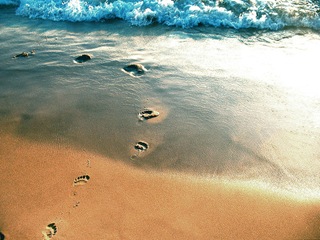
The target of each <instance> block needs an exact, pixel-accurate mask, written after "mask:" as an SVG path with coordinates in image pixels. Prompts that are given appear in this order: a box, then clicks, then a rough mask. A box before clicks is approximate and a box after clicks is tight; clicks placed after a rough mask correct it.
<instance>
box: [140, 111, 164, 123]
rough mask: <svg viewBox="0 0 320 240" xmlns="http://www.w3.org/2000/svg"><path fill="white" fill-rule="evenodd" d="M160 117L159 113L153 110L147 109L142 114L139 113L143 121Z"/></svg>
mask: <svg viewBox="0 0 320 240" xmlns="http://www.w3.org/2000/svg"><path fill="white" fill-rule="evenodd" d="M159 115H160V113H159V112H157V111H154V110H151V109H145V110H143V111H142V112H140V113H139V115H138V117H139V119H140V120H141V121H143V120H148V119H151V118H155V117H158V116H159Z"/></svg>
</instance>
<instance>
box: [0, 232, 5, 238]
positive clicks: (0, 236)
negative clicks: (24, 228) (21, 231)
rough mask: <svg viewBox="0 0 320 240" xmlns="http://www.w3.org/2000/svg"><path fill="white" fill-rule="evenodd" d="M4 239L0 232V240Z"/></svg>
mask: <svg viewBox="0 0 320 240" xmlns="http://www.w3.org/2000/svg"><path fill="white" fill-rule="evenodd" d="M4 239H5V236H4V234H3V233H2V232H0V240H4Z"/></svg>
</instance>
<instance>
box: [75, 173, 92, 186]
mask: <svg viewBox="0 0 320 240" xmlns="http://www.w3.org/2000/svg"><path fill="white" fill-rule="evenodd" d="M89 179H90V176H89V175H82V176H79V177H77V178H76V179H75V180H74V181H73V185H74V186H77V185H83V184H85V183H87V182H88V181H89Z"/></svg>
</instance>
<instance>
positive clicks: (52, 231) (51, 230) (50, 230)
mask: <svg viewBox="0 0 320 240" xmlns="http://www.w3.org/2000/svg"><path fill="white" fill-rule="evenodd" d="M56 233H57V226H56V224H55V223H50V224H48V225H47V227H46V229H45V230H44V231H42V234H43V236H44V239H45V240H48V239H51V238H52V237H53V236H54V235H56Z"/></svg>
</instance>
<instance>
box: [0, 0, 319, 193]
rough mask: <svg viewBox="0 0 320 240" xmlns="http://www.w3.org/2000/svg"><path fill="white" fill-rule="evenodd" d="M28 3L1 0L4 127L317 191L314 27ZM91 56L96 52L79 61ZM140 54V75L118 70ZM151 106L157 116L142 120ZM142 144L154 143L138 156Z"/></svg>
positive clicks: (187, 168) (167, 164) (154, 162)
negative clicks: (197, 22)
mask: <svg viewBox="0 0 320 240" xmlns="http://www.w3.org/2000/svg"><path fill="white" fill-rule="evenodd" d="M21 3H24V4H26V3H27V1H21ZM32 3H34V2H32ZM28 4H31V2H29V3H28ZM114 4H115V3H113V5H114ZM128 4H129V3H128ZM147 4H149V3H147ZM150 4H151V3H150ZM22 6H25V5H23V4H20V6H19V8H18V10H17V6H12V5H10V6H7V5H6V6H3V5H2V7H1V8H0V26H1V35H0V45H1V50H2V55H1V59H0V72H1V77H0V124H1V126H3V127H2V130H3V131H5V130H6V129H5V128H7V126H8V125H10V126H14V128H13V129H11V128H10V129H9V128H8V129H7V131H13V132H14V133H15V134H17V135H19V136H21V137H25V138H28V139H32V140H36V141H46V142H54V143H59V144H61V145H64V144H66V145H72V146H75V147H77V148H82V149H86V150H88V151H94V152H97V153H100V154H103V155H106V156H108V157H112V158H115V159H118V160H120V161H125V162H126V163H128V164H132V165H135V166H137V167H142V168H152V169H158V170H163V171H167V170H174V171H183V172H192V173H195V174H199V175H202V176H210V177H221V178H226V179H229V178H233V179H242V180H248V181H253V182H259V183H263V184H268V185H271V186H274V187H275V188H278V187H280V188H285V189H287V190H290V191H299V192H305V193H308V194H316V195H317V194H318V193H319V186H320V185H319V184H320V179H319V177H318V172H319V169H320V163H319V157H320V150H319V145H320V140H319V136H320V135H319V133H320V95H319V93H318V89H319V83H318V72H317V62H318V61H317V57H318V53H319V50H320V47H319V46H320V45H319V40H320V35H319V33H318V31H317V30H316V29H314V28H313V27H309V28H305V27H303V28H301V27H300V28H296V27H295V28H294V27H290V28H284V29H281V30H278V31H270V30H269V29H268V28H267V29H252V28H250V29H245V28H243V29H234V28H223V27H220V28H215V27H212V26H209V25H208V26H198V27H193V28H187V29H184V28H179V27H173V26H167V25H165V24H164V25H163V24H156V23H154V24H150V25H147V26H132V25H131V24H130V21H128V20H127V19H109V20H106V21H104V22H90V21H89V22H88V21H85V22H83V21H82V22H70V21H51V20H48V19H37V18H31V19H30V18H28V17H26V16H24V15H25V14H22V16H21V8H22ZM99 6H100V5H99ZM16 11H17V12H18V15H17V14H16ZM53 11H55V10H54V9H53ZM30 16H31V15H30ZM61 16H64V15H63V14H62V15H61ZM32 17H34V15H32ZM62 20H63V19H62ZM125 20H126V21H125ZM139 25H141V24H139ZM177 25H179V24H177ZM31 50H35V54H34V55H30V56H29V57H27V58H12V57H13V56H14V55H16V54H18V53H21V52H24V51H25V52H30V51H31ZM84 53H86V54H90V55H92V59H91V60H90V61H88V62H85V63H82V64H76V63H74V61H73V60H74V58H76V57H77V56H79V55H81V54H84ZM133 62H138V63H141V64H143V65H144V66H145V68H146V69H147V71H146V72H145V74H143V75H142V76H141V77H132V76H130V75H128V74H126V73H124V72H123V71H122V68H123V67H124V66H126V65H128V64H130V63H133ZM145 108H153V109H154V110H157V111H159V112H160V117H159V118H158V120H157V121H155V122H152V121H151V122H150V121H140V120H139V118H138V114H139V112H140V111H142V110H143V109H145ZM155 120H156V119H155ZM137 141H146V142H148V143H149V145H150V147H149V149H148V150H147V151H146V152H145V153H138V152H137V151H135V150H134V145H135V143H136V142H137ZM135 155H137V157H133V156H135Z"/></svg>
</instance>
